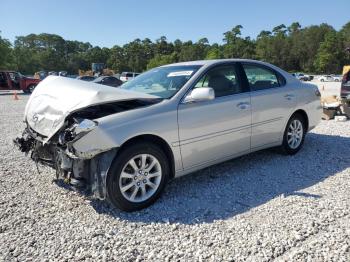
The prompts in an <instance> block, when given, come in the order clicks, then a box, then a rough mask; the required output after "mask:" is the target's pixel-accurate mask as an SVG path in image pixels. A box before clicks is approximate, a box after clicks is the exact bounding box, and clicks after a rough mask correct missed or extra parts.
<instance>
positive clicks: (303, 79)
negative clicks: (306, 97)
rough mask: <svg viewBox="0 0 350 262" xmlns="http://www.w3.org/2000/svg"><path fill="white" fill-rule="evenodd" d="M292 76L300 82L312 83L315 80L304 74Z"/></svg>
mask: <svg viewBox="0 0 350 262" xmlns="http://www.w3.org/2000/svg"><path fill="white" fill-rule="evenodd" d="M292 75H293V76H294V77H295V78H297V79H299V80H300V81H311V80H312V79H313V76H309V75H305V74H303V73H293V74H292Z"/></svg>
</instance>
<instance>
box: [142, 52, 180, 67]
mask: <svg viewBox="0 0 350 262" xmlns="http://www.w3.org/2000/svg"><path fill="white" fill-rule="evenodd" d="M175 62H177V53H175V52H174V53H172V54H170V55H160V54H157V55H156V56H155V57H153V58H152V59H151V60H149V62H148V64H147V69H151V68H154V67H157V66H161V65H166V64H171V63H175Z"/></svg>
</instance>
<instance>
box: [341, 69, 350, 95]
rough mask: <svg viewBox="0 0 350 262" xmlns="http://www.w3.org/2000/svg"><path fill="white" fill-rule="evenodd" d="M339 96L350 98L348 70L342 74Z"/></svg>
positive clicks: (349, 74)
mask: <svg viewBox="0 0 350 262" xmlns="http://www.w3.org/2000/svg"><path fill="white" fill-rule="evenodd" d="M340 97H342V98H348V99H350V70H349V71H348V72H347V73H345V74H344V75H343V79H342V83H341V88H340Z"/></svg>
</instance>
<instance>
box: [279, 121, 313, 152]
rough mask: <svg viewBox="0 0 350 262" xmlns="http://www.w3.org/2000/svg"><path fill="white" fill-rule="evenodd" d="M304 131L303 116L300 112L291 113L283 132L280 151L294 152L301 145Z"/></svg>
mask: <svg viewBox="0 0 350 262" xmlns="http://www.w3.org/2000/svg"><path fill="white" fill-rule="evenodd" d="M306 132H307V130H306V120H305V118H304V117H303V116H302V115H301V114H294V115H292V117H291V118H290V119H289V121H288V123H287V126H286V129H285V131H284V134H283V143H282V146H281V150H282V152H283V153H284V154H287V155H294V154H296V153H297V152H298V151H299V150H300V149H301V147H302V146H303V143H304V139H305V135H306Z"/></svg>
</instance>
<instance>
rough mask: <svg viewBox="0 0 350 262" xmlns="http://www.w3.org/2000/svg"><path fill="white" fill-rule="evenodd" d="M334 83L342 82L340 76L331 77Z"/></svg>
mask: <svg viewBox="0 0 350 262" xmlns="http://www.w3.org/2000/svg"><path fill="white" fill-rule="evenodd" d="M332 77H333V79H334V82H341V81H342V80H343V76H342V75H332Z"/></svg>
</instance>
